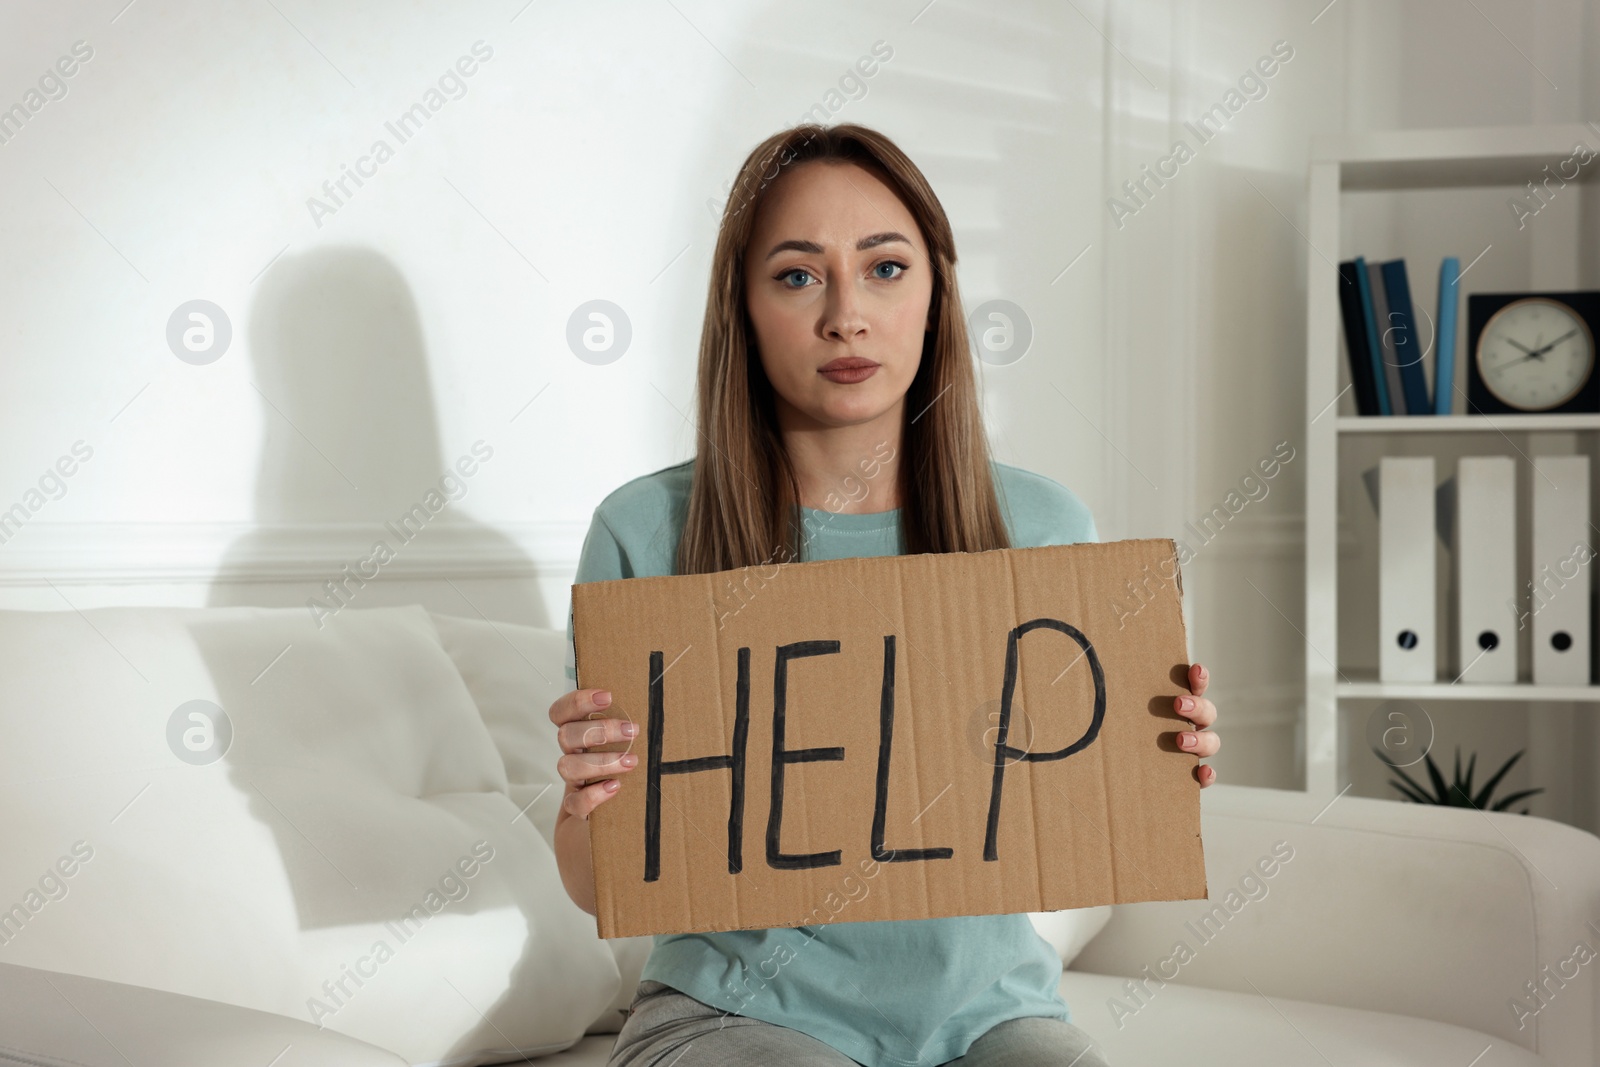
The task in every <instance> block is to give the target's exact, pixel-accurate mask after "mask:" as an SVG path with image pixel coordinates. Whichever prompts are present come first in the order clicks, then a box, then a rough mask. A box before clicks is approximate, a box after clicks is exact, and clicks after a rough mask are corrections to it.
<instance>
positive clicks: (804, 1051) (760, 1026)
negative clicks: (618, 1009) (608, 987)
mask: <svg viewBox="0 0 1600 1067" xmlns="http://www.w3.org/2000/svg"><path fill="white" fill-rule="evenodd" d="M745 1064H762V1065H765V1064H784V1065H785V1067H791V1065H792V1067H860V1063H859V1062H858V1061H856V1060H853V1059H851V1058H850V1057H848V1056H846V1055H845V1054H844V1053H842V1052H840V1051H838V1050H837V1049H835V1048H834V1047H833V1046H831V1045H829V1044H826V1043H825V1042H822V1041H818V1040H817V1039H816V1038H814V1037H812V1036H811V1035H810V1034H803V1033H801V1032H800V1031H799V1030H791V1029H789V1028H788V1027H787V1026H774V1025H773V1024H772V1023H769V1022H765V1021H763V1020H761V1019H752V1018H750V1017H748V1016H745V1015H733V1014H729V1013H727V1012H724V1011H722V1010H721V1009H719V1008H713V1007H710V1006H708V1005H706V1004H702V1003H701V1002H700V1001H698V1000H695V999H694V998H693V997H691V996H689V995H688V994H686V993H680V992H679V991H678V990H676V989H674V988H672V987H671V986H669V985H663V984H662V983H660V982H652V981H650V980H648V979H646V980H644V981H641V982H640V983H639V988H638V990H637V991H636V992H635V993H634V996H633V1006H632V1008H631V1009H630V1014H629V1015H628V1020H627V1022H625V1023H623V1025H622V1032H621V1033H619V1034H618V1035H617V1043H616V1045H615V1046H614V1047H613V1048H612V1050H611V1059H610V1060H609V1061H608V1062H607V1065H606V1067H742V1065H745ZM948 1067H1108V1065H1107V1063H1106V1061H1105V1059H1104V1058H1103V1057H1102V1056H1101V1055H1100V1050H1099V1047H1098V1046H1097V1045H1095V1043H1094V1041H1093V1040H1092V1039H1091V1038H1090V1037H1089V1035H1088V1034H1086V1033H1084V1032H1083V1031H1082V1030H1080V1029H1078V1028H1077V1027H1076V1026H1073V1025H1072V1024H1071V1023H1065V1022H1062V1021H1061V1020H1060V1019H1043V1018H1031V1019H1011V1020H1008V1021H1006V1022H1003V1023H1000V1024H999V1025H998V1026H996V1027H994V1028H993V1029H991V1030H990V1031H989V1032H988V1033H986V1034H984V1035H982V1036H981V1037H979V1038H978V1039H977V1040H976V1041H974V1042H973V1043H972V1047H971V1048H969V1049H968V1050H967V1054H966V1055H965V1056H961V1057H959V1058H957V1059H953V1060H949V1061H948Z"/></svg>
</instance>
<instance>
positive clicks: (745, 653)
mask: <svg viewBox="0 0 1600 1067" xmlns="http://www.w3.org/2000/svg"><path fill="white" fill-rule="evenodd" d="M664 658H665V656H664V654H663V653H661V652H651V653H650V718H649V732H650V736H649V743H648V744H647V745H646V753H647V754H646V757H645V800H644V880H645V881H647V882H654V881H658V880H660V878H661V776H662V775H663V774H694V773H696V772H698V771H720V770H728V771H731V772H732V776H733V799H732V801H731V803H730V804H729V806H728V873H729V874H738V873H739V872H740V871H741V870H743V869H744V849H743V842H744V766H745V742H746V740H747V739H748V738H749V736H750V650H749V649H748V648H741V649H739V680H738V683H737V686H736V690H735V693H736V696H735V700H734V707H735V711H734V719H733V752H732V753H730V754H728V755H723V756H698V757H695V758H693V759H676V760H663V759H662V758H661V754H662V748H663V740H664V739H663V736H662V735H663V733H664V729H663V728H664V726H665V723H666V708H665V703H666V701H665V697H664V695H663V685H662V680H661V676H662V675H663V674H664V673H666V669H665V667H663V666H662V662H663V660H664Z"/></svg>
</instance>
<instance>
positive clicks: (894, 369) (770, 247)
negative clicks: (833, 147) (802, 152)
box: [744, 162, 933, 430]
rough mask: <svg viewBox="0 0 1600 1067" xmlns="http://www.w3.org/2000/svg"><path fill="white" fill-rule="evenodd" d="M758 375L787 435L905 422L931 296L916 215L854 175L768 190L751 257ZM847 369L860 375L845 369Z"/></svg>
mask: <svg viewBox="0 0 1600 1067" xmlns="http://www.w3.org/2000/svg"><path fill="white" fill-rule="evenodd" d="M744 281H745V293H746V301H747V306H748V308H749V311H750V320H751V322H752V323H753V324H754V326H755V332H756V341H757V345H758V348H759V355H760V358H761V366H762V367H763V368H764V369H765V370H766V372H767V378H768V379H769V380H770V381H771V382H772V385H773V388H774V390H775V391H776V392H777V407H778V419H779V423H780V425H781V426H783V427H784V428H785V429H798V430H805V429H819V428H826V427H837V426H852V425H859V424H863V423H870V422H873V421H874V420H877V419H882V418H884V417H886V416H888V417H891V418H893V419H894V420H895V428H896V429H898V427H899V419H900V417H901V415H902V413H903V405H904V400H905V394H906V389H907V388H908V387H909V386H910V385H911V379H912V378H913V377H914V376H915V375H916V373H917V364H918V363H919V362H920V361H921V358H922V342H923V334H924V332H925V331H926V330H928V329H930V328H931V324H930V322H929V316H928V308H929V303H930V301H931V298H932V295H933V270H932V265H931V264H930V263H929V261H928V252H927V247H926V246H925V244H924V243H923V239H922V233H921V231H920V230H919V229H918V227H917V223H916V220H915V219H914V218H912V216H911V212H910V211H908V210H907V209H906V206H905V205H904V204H903V203H901V202H900V198H899V197H898V196H896V195H895V193H894V191H893V190H892V189H891V188H890V187H889V186H888V185H886V184H884V182H883V181H881V180H880V179H879V178H878V177H877V176H876V175H874V174H872V173H871V172H870V171H868V170H866V169H864V168H862V167H860V166H857V165H856V164H854V163H842V164H840V163H822V162H811V163H803V164H801V165H799V166H798V167H796V168H795V169H794V170H791V171H789V172H787V173H785V174H784V175H782V176H781V177H780V178H778V180H777V181H776V182H775V183H774V184H773V185H772V186H771V188H770V189H769V190H768V193H767V197H766V199H765V201H763V203H762V205H761V210H760V213H759V214H758V216H757V218H756V222H755V226H754V230H753V232H752V234H751V236H750V245H749V247H748V248H747V249H746V251H745V278H744ZM840 361H845V362H846V363H847V364H848V363H852V362H853V363H856V364H860V365H861V368H860V369H855V370H850V369H838V367H837V365H838V363H839V362H840Z"/></svg>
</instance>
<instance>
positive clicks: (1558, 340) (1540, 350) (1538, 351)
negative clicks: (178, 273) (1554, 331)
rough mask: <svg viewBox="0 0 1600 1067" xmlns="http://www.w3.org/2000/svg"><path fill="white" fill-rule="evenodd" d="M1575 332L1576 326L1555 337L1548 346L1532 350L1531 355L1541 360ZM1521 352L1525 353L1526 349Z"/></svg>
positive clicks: (1576, 330)
mask: <svg viewBox="0 0 1600 1067" xmlns="http://www.w3.org/2000/svg"><path fill="white" fill-rule="evenodd" d="M1577 332H1578V328H1577V327H1576V326H1574V327H1573V328H1572V329H1570V330H1568V331H1567V332H1566V333H1564V334H1562V335H1561V336H1560V337H1557V338H1556V339H1555V340H1554V341H1551V342H1550V343H1549V344H1547V345H1544V346H1543V347H1541V348H1536V349H1534V351H1533V354H1534V355H1536V356H1539V357H1540V358H1541V359H1542V358H1544V354H1545V353H1546V352H1548V351H1550V350H1551V349H1552V348H1554V347H1555V346H1556V345H1558V344H1560V343H1561V342H1562V341H1565V340H1566V339H1567V338H1569V337H1571V336H1573V335H1574V334H1576V333H1577ZM1517 347H1518V348H1522V346H1521V345H1518V346H1517ZM1523 351H1524V352H1526V351H1527V349H1525V348H1524V349H1523Z"/></svg>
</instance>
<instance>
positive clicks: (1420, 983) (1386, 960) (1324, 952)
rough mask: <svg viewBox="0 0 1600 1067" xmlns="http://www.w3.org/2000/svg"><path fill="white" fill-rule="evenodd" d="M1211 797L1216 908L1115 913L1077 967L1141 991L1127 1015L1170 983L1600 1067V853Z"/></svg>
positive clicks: (1265, 797)
mask: <svg viewBox="0 0 1600 1067" xmlns="http://www.w3.org/2000/svg"><path fill="white" fill-rule="evenodd" d="M1201 797H1202V802H1201V838H1202V841H1203V844H1204V850H1205V860H1206V882H1207V887H1208V898H1207V900H1205V901H1200V900H1190V901H1171V902H1161V903H1146V904H1119V905H1117V906H1116V907H1115V908H1114V909H1113V914H1112V917H1111V921H1110V922H1109V923H1108V924H1107V925H1106V928H1105V929H1104V930H1103V931H1102V932H1101V933H1100V934H1099V936H1097V937H1096V938H1095V939H1094V940H1093V941H1091V942H1090V943H1089V944H1088V945H1087V946H1086V947H1085V948H1084V950H1083V952H1082V953H1080V954H1079V955H1078V957H1077V958H1076V959H1075V960H1074V961H1073V963H1072V965H1071V969H1072V970H1076V971H1090V972H1094V973H1099V974H1113V975H1126V976H1128V977H1130V978H1134V979H1135V982H1134V983H1133V984H1132V985H1131V986H1128V987H1125V988H1126V989H1127V990H1128V993H1127V995H1126V996H1125V997H1124V998H1122V999H1123V1000H1124V1001H1125V1007H1126V1008H1127V1009H1132V1010H1135V1011H1136V1010H1137V1009H1138V1008H1139V1006H1140V998H1155V997H1159V996H1160V987H1161V985H1162V984H1164V983H1165V982H1166V981H1175V982H1178V983H1181V984H1184V985H1194V986H1205V987H1210V988H1213V989H1226V990H1234V991H1237V992H1242V993H1255V994H1261V995H1263V996H1265V997H1269V998H1272V997H1286V998H1291V999H1296V1000H1307V1001H1314V1002H1317V1003H1323V1004H1335V1005H1342V1006H1346V1007H1352V1008H1363V1009H1367V1010H1371V1011H1383V1012H1390V1013H1395V1014H1400V1015H1412V1016H1417V1017H1420V1018H1425V1019H1435V1020H1438V1021H1440V1022H1446V1023H1454V1024H1457V1025H1459V1026H1466V1027H1470V1028H1472V1029H1475V1030H1479V1031H1482V1032H1484V1033H1488V1034H1491V1035H1494V1036H1497V1037H1501V1038H1504V1039H1505V1040H1507V1041H1512V1042H1515V1043H1516V1044H1518V1045H1521V1046H1523V1047H1524V1048H1527V1049H1530V1050H1532V1051H1534V1052H1537V1053H1539V1054H1541V1055H1543V1056H1545V1057H1547V1058H1549V1059H1550V1060H1551V1061H1552V1062H1554V1063H1560V1064H1584V1065H1585V1067H1592V1065H1594V1064H1595V1063H1596V1062H1597V1041H1596V1023H1595V1019H1596V1018H1597V1016H1600V981H1597V979H1596V976H1595V972H1596V971H1597V970H1600V959H1596V957H1595V953H1596V952H1597V951H1600V925H1597V924H1600V838H1597V837H1595V836H1594V835H1593V834H1590V833H1587V832H1585V831H1583V830H1579V829H1576V828H1575V827H1571V826H1567V825H1565V824H1563V823H1557V822H1552V821H1550V820H1548V819H1540V818H1535V817H1532V816H1525V815H1516V814H1508V813H1500V812H1480V811H1470V810H1467V809H1461V808H1440V807H1432V806H1428V805H1420V804H1408V803H1401V802H1397V801H1388V800H1372V799H1367V798H1362V797H1352V796H1349V795H1344V796H1341V797H1339V798H1337V799H1336V800H1334V801H1333V802H1332V804H1329V803H1328V801H1326V800H1325V799H1322V798H1320V797H1311V796H1308V795H1307V794H1304V793H1300V792H1288V791H1283V790H1277V789H1260V788H1255V787H1250V786H1232V785H1216V786H1213V787H1210V788H1208V789H1206V790H1205V791H1204V792H1203V793H1202V794H1201ZM1275 849H1276V852H1275ZM1268 872H1270V874H1269V873H1268ZM1591 920H1593V921H1591ZM1085 1007H1087V1006H1085ZM1109 1007H1111V1008H1112V1009H1113V1010H1116V1006H1115V1005H1110V1006H1109ZM1095 1010H1099V1006H1098V1005H1096V1006H1095Z"/></svg>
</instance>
